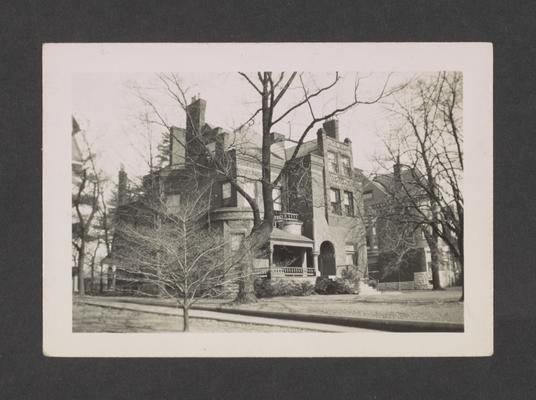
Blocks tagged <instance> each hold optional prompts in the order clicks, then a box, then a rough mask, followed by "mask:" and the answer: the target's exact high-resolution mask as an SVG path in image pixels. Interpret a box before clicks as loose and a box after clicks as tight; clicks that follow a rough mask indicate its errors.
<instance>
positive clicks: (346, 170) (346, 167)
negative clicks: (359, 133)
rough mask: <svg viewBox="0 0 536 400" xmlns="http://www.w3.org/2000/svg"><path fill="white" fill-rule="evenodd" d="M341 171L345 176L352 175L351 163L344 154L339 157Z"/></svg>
mask: <svg viewBox="0 0 536 400" xmlns="http://www.w3.org/2000/svg"><path fill="white" fill-rule="evenodd" d="M341 164H342V173H343V174H344V175H346V176H352V164H351V163H350V159H349V158H348V157H346V156H342V157H341Z"/></svg>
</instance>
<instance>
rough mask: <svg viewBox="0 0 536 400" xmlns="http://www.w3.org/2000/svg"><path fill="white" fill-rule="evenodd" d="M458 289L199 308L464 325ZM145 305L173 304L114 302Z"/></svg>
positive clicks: (214, 304)
mask: <svg viewBox="0 0 536 400" xmlns="http://www.w3.org/2000/svg"><path fill="white" fill-rule="evenodd" d="M460 296H461V290H460V289H459V288H453V289H448V290H442V291H433V290H419V291H418V290H414V291H402V292H394V291H393V292H383V293H381V294H379V295H372V296H371V295H368V296H360V295H312V296H303V297H302V296H300V297H294V296H292V297H291V296H289V297H274V298H266V299H259V300H258V301H257V302H256V303H253V304H243V305H234V304H232V303H231V301H232V300H231V299H228V300H222V299H219V300H215V299H214V300H207V301H202V302H199V303H198V304H199V305H201V306H211V307H222V308H235V309H248V310H261V311H278V312H288V313H300V314H305V313H308V314H317V315H334V316H344V317H362V318H377V319H396V320H411V321H437V322H455V323H463V303H460V302H458V299H459V298H460ZM117 299H118V300H122V301H134V302H143V303H145V304H167V305H172V304H174V302H173V301H171V300H166V299H139V298H138V299H133V298H117Z"/></svg>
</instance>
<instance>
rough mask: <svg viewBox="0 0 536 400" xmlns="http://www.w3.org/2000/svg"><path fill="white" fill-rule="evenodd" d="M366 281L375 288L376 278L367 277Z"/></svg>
mask: <svg viewBox="0 0 536 400" xmlns="http://www.w3.org/2000/svg"><path fill="white" fill-rule="evenodd" d="M367 283H368V285H369V286H370V287H371V288H374V289H376V288H377V287H378V280H377V279H374V278H369V279H368V282H367Z"/></svg>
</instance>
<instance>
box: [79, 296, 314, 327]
mask: <svg viewBox="0 0 536 400" xmlns="http://www.w3.org/2000/svg"><path fill="white" fill-rule="evenodd" d="M190 330H191V331H192V332H304V331H303V330H301V329H293V328H288V327H280V326H268V325H256V324H241V323H235V322H224V321H216V320H210V319H200V318H190ZM181 331H182V317H180V318H177V317H175V316H167V315H160V314H151V313H145V312H138V311H130V310H118V309H111V308H105V307H98V306H92V305H87V304H81V303H77V302H74V304H73V332H115V333H126V332H128V333H133V332H181Z"/></svg>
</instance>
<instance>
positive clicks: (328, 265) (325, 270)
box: [318, 240, 337, 276]
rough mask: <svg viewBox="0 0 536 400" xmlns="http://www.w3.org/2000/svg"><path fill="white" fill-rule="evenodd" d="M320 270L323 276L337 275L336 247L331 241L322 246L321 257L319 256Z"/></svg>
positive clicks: (323, 243)
mask: <svg viewBox="0 0 536 400" xmlns="http://www.w3.org/2000/svg"><path fill="white" fill-rule="evenodd" d="M318 270H319V271H320V275H321V276H328V275H336V273H337V268H336V266H335V247H333V243H331V242H329V241H327V240H326V241H325V242H322V244H321V245H320V255H319V256H318Z"/></svg>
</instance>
